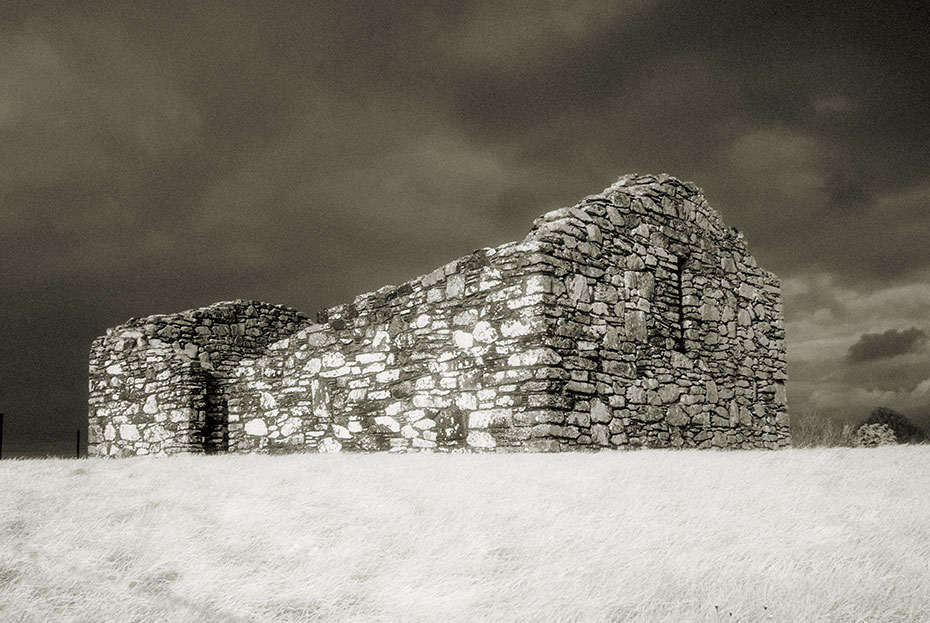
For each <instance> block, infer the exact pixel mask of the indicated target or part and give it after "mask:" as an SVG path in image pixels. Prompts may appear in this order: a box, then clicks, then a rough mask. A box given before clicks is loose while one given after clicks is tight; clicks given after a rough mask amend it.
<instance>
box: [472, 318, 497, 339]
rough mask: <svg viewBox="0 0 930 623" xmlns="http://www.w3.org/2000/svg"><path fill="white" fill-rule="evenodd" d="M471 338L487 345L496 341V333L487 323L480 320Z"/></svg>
mask: <svg viewBox="0 0 930 623" xmlns="http://www.w3.org/2000/svg"><path fill="white" fill-rule="evenodd" d="M472 336H473V337H474V338H475V341H477V342H481V343H483V344H488V343H490V342H493V341H495V340H496V339H497V331H496V330H495V329H494V327H492V326H491V324H490V323H489V322H486V321H484V320H482V321H481V322H479V323H477V324H476V325H475V329H474V330H473V331H472Z"/></svg>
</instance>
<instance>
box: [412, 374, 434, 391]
mask: <svg viewBox="0 0 930 623" xmlns="http://www.w3.org/2000/svg"><path fill="white" fill-rule="evenodd" d="M413 386H414V388H415V389H418V390H425V389H433V388H434V387H436V379H434V378H433V377H431V376H422V377H420V378H418V379H417V380H416V382H415V383H414V384H413Z"/></svg>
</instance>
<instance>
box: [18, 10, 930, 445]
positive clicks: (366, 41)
mask: <svg viewBox="0 0 930 623" xmlns="http://www.w3.org/2000/svg"><path fill="white" fill-rule="evenodd" d="M928 32H930V5H928V4H927V3H925V2H907V3H895V2H881V3H875V2H868V3H866V2H846V1H844V2H829V1H825V2H807V1H805V2H801V3H793V2H716V3H706V2H691V3H687V2H680V1H674V2H671V1H669V2H663V1H654V0H632V1H630V2H623V3H618V2H596V1H591V0H585V1H582V2H544V1H543V2H539V1H537V2H495V3H485V2H481V3H473V4H469V3H468V2H462V1H461V0H457V1H455V2H446V3H443V2H438V3H432V4H430V3H426V2H424V3H412V2H411V3H371V2H359V3H355V2H350V1H349V2H347V1H339V2H332V3H324V2H298V3H293V4H288V3H283V2H268V3H265V2H243V3H239V5H238V6H237V5H236V4H234V3H223V4H219V3H217V4H213V3H209V2H195V3H183V4H172V3H168V2H158V3H142V2H132V3H126V4H124V5H122V4H119V3H113V2H110V3H105V4H94V3H86V4H85V3H81V2H74V1H69V2H61V3H43V2H22V3H20V2H16V1H13V2H4V3H3V4H2V5H0V268H2V276H0V348H2V356H0V411H2V412H4V413H5V414H6V423H5V424H6V425H5V431H6V439H5V441H4V447H5V450H6V452H8V453H9V452H16V451H19V452H24V453H25V452H34V451H54V452H67V451H68V448H70V447H73V437H74V431H75V429H77V428H80V427H82V426H84V424H85V419H86V406H85V402H86V372H87V351H88V348H89V346H90V342H91V340H92V339H93V338H94V337H95V336H97V335H99V334H101V333H103V332H104V331H105V330H106V328H107V327H109V326H114V325H117V324H119V323H122V322H124V321H125V320H126V319H128V318H129V317H133V316H136V317H139V316H146V315H149V314H153V313H165V312H172V311H180V310H182V309H188V308H192V307H198V306H201V305H205V304H209V303H211V302H214V301H218V300H229V299H235V298H256V299H261V300H265V301H268V302H272V303H282V304H286V305H290V306H292V307H296V308H298V309H300V310H302V311H304V312H306V313H310V314H312V313H313V312H315V311H316V310H317V309H319V308H322V307H326V306H330V305H334V304H337V303H341V302H345V301H347V300H350V299H351V298H352V297H353V296H354V295H355V294H358V293H361V292H365V291H369V290H374V289H376V288H378V287H380V286H382V285H384V284H387V283H395V284H396V283H400V282H403V281H406V280H408V279H410V278H413V277H415V276H417V275H419V274H422V273H425V272H428V271H430V270H431V269H433V268H435V267H437V266H439V265H441V264H443V263H445V262H447V261H450V260H452V259H455V258H456V257H459V256H461V255H465V254H467V253H469V252H470V251H472V250H473V249H476V248H480V247H485V246H495V245H498V244H501V243H503V242H506V241H509V240H515V239H519V238H522V237H523V236H524V235H525V233H526V232H527V231H528V230H529V228H530V224H531V222H532V220H533V218H534V217H536V216H537V215H539V214H542V213H543V212H546V211H548V210H551V209H554V208H558V207H562V206H567V205H573V204H574V203H576V202H577V201H578V200H580V199H581V198H582V197H584V196H585V195H587V194H591V193H594V192H598V191H600V190H601V189H603V188H604V187H606V186H608V185H609V184H610V183H611V182H613V181H614V179H616V178H617V177H618V176H620V175H621V174H624V173H630V172H652V173H661V172H667V173H670V174H672V175H675V176H676V177H679V178H681V179H685V180H690V181H694V182H695V183H697V184H698V185H699V186H701V187H702V188H703V189H704V191H705V194H706V195H707V197H708V199H709V201H710V203H711V205H713V206H714V207H716V208H717V209H718V210H719V211H720V212H721V214H722V215H723V218H724V220H725V222H726V223H727V224H728V225H731V226H734V227H737V228H739V229H740V230H742V231H743V232H745V234H746V237H747V239H748V241H749V244H750V248H751V249H752V251H753V252H754V254H755V255H756V257H757V259H758V260H759V262H760V264H761V265H762V266H763V267H765V268H768V269H769V270H772V271H773V272H775V273H776V274H778V275H779V276H780V277H781V278H782V280H783V294H784V297H785V307H786V315H787V323H786V326H787V331H788V352H789V374H790V376H791V381H790V384H789V401H790V406H791V410H792V412H793V413H808V412H817V413H820V414H823V415H827V416H833V417H849V418H852V419H854V420H855V419H859V418H861V417H864V416H865V415H867V414H868V412H869V411H870V410H871V409H872V408H873V407H875V406H878V405H884V406H888V407H891V408H895V409H898V410H901V411H902V412H904V413H905V414H906V415H909V416H911V417H913V418H914V419H915V420H917V421H922V420H923V418H925V417H930V345H928V340H927V335H928V332H930V211H928V208H930V106H928V102H930V44H928V43H927V33H928ZM56 440H59V441H60V442H56ZM62 444H63V445H62ZM62 448H63V449H62Z"/></svg>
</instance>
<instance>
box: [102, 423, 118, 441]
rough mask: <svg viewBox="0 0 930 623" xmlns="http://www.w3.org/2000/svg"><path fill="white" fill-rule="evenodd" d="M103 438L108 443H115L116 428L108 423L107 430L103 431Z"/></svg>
mask: <svg viewBox="0 0 930 623" xmlns="http://www.w3.org/2000/svg"><path fill="white" fill-rule="evenodd" d="M103 438H104V439H106V440H107V441H113V440H114V439H116V428H114V427H113V425H112V424H110V423H109V422H107V425H106V428H104V429H103Z"/></svg>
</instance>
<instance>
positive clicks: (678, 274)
mask: <svg viewBox="0 0 930 623" xmlns="http://www.w3.org/2000/svg"><path fill="white" fill-rule="evenodd" d="M673 279H674V281H675V286H676V287H675V290H676V292H675V297H674V300H675V304H676V305H677V307H678V309H677V312H678V314H677V315H678V319H677V321H676V322H675V324H674V326H673V327H672V339H673V340H674V341H675V350H677V351H678V352H680V353H683V352H685V332H684V324H685V306H684V296H685V258H683V257H678V258H675V275H674V277H673Z"/></svg>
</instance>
